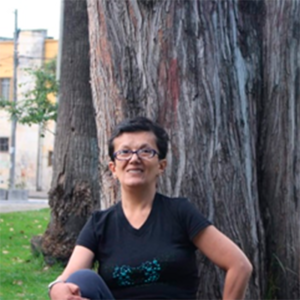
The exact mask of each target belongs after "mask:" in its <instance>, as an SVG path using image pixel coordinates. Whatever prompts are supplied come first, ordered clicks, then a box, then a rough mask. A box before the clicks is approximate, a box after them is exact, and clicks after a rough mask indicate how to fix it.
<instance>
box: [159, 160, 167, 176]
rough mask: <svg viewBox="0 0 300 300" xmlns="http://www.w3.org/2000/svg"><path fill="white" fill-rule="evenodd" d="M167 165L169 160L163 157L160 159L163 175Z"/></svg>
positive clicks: (160, 169) (160, 168)
mask: <svg viewBox="0 0 300 300" xmlns="http://www.w3.org/2000/svg"><path fill="white" fill-rule="evenodd" d="M166 167H167V160H166V159H161V160H160V161H159V175H161V174H162V173H163V172H164V171H165V169H166Z"/></svg>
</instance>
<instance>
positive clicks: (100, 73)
mask: <svg viewBox="0 0 300 300" xmlns="http://www.w3.org/2000/svg"><path fill="white" fill-rule="evenodd" d="M264 11H265V10H264V2H262V1H247V2H244V1H242V2H238V1H182V0H165V1H158V0H153V1H146V0H145V1H143V0H131V1H113V0H110V1H105V0H88V13H89V35H90V45H91V79H92V89H93V100H94V106H95V109H96V124H97V130H98V145H99V149H100V153H99V155H100V163H101V176H100V185H101V189H102V190H103V193H102V194H101V203H102V205H103V206H104V207H105V206H108V205H110V204H111V203H113V202H114V201H115V200H116V197H117V196H118V193H117V187H116V186H114V183H113V181H112V180H111V177H110V173H109V171H108V169H107V167H106V165H107V160H108V155H107V146H106V144H107V137H108V136H109V135H110V133H111V129H112V128H113V127H114V125H115V124H116V123H117V122H118V121H120V120H121V119H123V118H124V117H130V116H134V115H147V116H149V117H151V118H152V119H154V120H157V121H159V122H160V123H161V124H162V125H163V126H164V127H165V128H166V129H167V130H168V132H169V134H170V137H171V142H170V144H171V145H170V146H171V147H170V153H169V156H168V162H169V167H168V171H167V172H166V174H165V176H164V178H163V179H162V181H161V182H160V190H161V191H162V192H164V193H167V194H169V195H171V196H177V195H185V196H188V197H190V198H191V199H192V201H194V202H195V203H196V204H197V205H198V206H199V208H200V209H201V210H202V211H203V212H204V214H206V215H207V216H208V217H209V219H211V220H212V221H213V222H214V224H215V225H216V226H218V227H219V228H220V229H221V230H223V231H224V232H225V233H226V234H227V235H228V236H230V237H231V238H232V239H233V240H234V241H235V242H236V243H237V244H238V245H240V247H241V248H242V249H243V250H244V251H245V252H246V254H247V255H248V257H249V258H250V260H251V262H252V263H253V265H254V274H253V276H252V280H251V283H250V288H249V291H248V293H247V299H259V298H261V297H262V295H263V294H264V292H265V264H264V260H265V239H264V231H263V227H262V221H261V216H260V210H259V202H258V199H259V198H258V189H257V170H256V159H257V149H256V144H257V140H258V126H257V102H261V99H262V96H263V94H262V89H263V86H262V85H263V76H262V75H263V69H262V63H261V62H262V39H263V37H262V34H263V32H262V24H261V23H260V20H263V18H264V15H263V13H264ZM199 273H200V285H199V294H198V295H199V297H200V298H203V299H216V298H221V292H222V282H223V279H224V274H223V272H222V271H220V270H219V269H218V268H216V267H214V266H213V265H212V264H211V263H209V262H208V261H207V260H206V259H204V258H202V257H201V258H200V261H199Z"/></svg>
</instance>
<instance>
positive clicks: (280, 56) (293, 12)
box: [258, 0, 300, 299]
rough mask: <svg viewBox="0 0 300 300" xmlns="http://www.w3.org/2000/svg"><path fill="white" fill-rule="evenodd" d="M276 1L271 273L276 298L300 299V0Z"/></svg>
mask: <svg viewBox="0 0 300 300" xmlns="http://www.w3.org/2000/svg"><path fill="white" fill-rule="evenodd" d="M271 2H272V5H267V6H266V18H265V19H266V24H265V27H264V37H265V38H264V48H263V61H264V64H265V66H264V87H265V89H264V98H263V101H262V103H261V108H262V112H261V125H260V126H261V130H260V132H261V135H260V146H261V147H260V151H259V153H260V163H259V164H258V170H259V184H260V200H261V207H262V211H263V216H264V224H265V230H266V239H267V240H266V241H267V253H268V256H267V257H268V261H267V268H268V276H267V277H268V280H269V282H270V288H271V287H273V290H272V289H271V290H270V296H271V297H272V298H275V297H277V299H300V202H299V201H300V1H294V0H285V1H271ZM274 289H276V290H274Z"/></svg>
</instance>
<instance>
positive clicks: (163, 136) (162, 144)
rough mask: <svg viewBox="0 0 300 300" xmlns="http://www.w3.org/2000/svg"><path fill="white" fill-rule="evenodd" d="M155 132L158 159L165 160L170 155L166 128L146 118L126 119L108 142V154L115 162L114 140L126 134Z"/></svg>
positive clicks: (117, 127)
mask: <svg viewBox="0 0 300 300" xmlns="http://www.w3.org/2000/svg"><path fill="white" fill-rule="evenodd" d="M140 131H149V132H153V133H154V135H155V137H156V145H157V148H158V151H159V154H158V158H159V159H164V158H166V156H167V153H168V142H169V136H168V134H167V132H166V130H165V129H164V128H162V127H161V126H160V125H159V124H157V123H155V122H153V121H151V120H150V119H148V118H146V117H140V116H139V117H135V118H132V119H125V120H124V121H122V122H121V123H119V124H118V125H117V126H116V128H115V129H114V131H113V133H112V135H111V137H110V139H109V141H108V154H109V157H110V159H111V160H112V161H114V159H115V158H114V139H115V138H116V137H118V136H120V135H121V134H123V133H125V132H140Z"/></svg>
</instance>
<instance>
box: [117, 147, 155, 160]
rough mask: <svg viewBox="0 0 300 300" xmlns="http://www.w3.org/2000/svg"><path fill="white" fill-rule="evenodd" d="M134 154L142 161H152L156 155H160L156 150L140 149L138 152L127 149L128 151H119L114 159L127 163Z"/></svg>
mask: <svg viewBox="0 0 300 300" xmlns="http://www.w3.org/2000/svg"><path fill="white" fill-rule="evenodd" d="M133 154H136V155H137V156H138V158H140V159H151V158H152V157H154V156H155V155H156V154H157V155H158V152H157V151H156V150H154V149H138V150H136V151H132V150H129V149H126V150H119V151H117V152H115V153H114V157H115V158H116V159H117V160H121V161H125V160H130V159H131V158H132V156H133Z"/></svg>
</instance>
